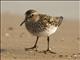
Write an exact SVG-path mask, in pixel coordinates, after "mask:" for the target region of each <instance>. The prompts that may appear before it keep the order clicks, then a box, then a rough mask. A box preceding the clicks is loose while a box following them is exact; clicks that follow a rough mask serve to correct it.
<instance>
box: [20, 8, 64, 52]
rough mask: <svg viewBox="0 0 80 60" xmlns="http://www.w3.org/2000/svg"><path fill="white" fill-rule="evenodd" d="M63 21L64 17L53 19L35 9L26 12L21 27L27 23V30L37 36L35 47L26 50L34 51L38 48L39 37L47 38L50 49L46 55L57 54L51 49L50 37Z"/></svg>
mask: <svg viewBox="0 0 80 60" xmlns="http://www.w3.org/2000/svg"><path fill="white" fill-rule="evenodd" d="M62 21H63V17H62V16H59V17H56V16H55V17H53V16H49V15H47V14H42V13H39V12H38V11H36V10H33V9H30V10H28V11H26V12H25V19H24V21H23V22H22V23H21V24H20V26H22V25H23V24H24V23H25V27H26V28H27V30H28V31H29V32H30V33H31V34H33V35H34V36H36V37H37V39H36V42H35V44H34V46H33V47H30V48H25V50H26V51H27V50H33V49H35V48H37V46H36V44H37V42H38V39H39V37H41V36H46V37H47V42H48V47H47V50H46V51H44V53H46V52H50V53H55V52H52V51H51V50H50V48H49V37H50V35H52V34H53V33H54V32H55V31H56V30H57V28H58V27H59V26H60V25H61V23H62ZM36 51H37V50H36Z"/></svg>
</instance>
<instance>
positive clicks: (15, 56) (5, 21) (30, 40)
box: [1, 12, 80, 60]
mask: <svg viewBox="0 0 80 60" xmlns="http://www.w3.org/2000/svg"><path fill="white" fill-rule="evenodd" d="M23 19H24V17H23V16H19V15H17V14H13V13H9V12H6V13H2V15H1V60H79V59H80V32H79V30H80V28H79V26H80V25H79V21H78V20H66V19H65V18H64V21H63V23H62V24H61V26H60V27H59V29H58V30H57V31H56V33H55V34H53V35H52V36H51V37H50V48H51V49H52V51H54V52H56V54H50V53H47V54H44V53H39V52H35V51H25V50H24V49H25V48H26V47H27V48H28V47H31V46H33V45H34V43H35V39H36V37H35V36H33V35H31V34H30V33H29V32H28V31H27V30H26V28H25V26H24V25H23V26H22V27H20V23H21V22H22V21H23ZM37 46H38V48H37V49H38V50H39V51H42V50H46V48H47V41H46V37H41V38H40V39H39V42H38V44H37Z"/></svg>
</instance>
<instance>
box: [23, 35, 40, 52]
mask: <svg viewBox="0 0 80 60" xmlns="http://www.w3.org/2000/svg"><path fill="white" fill-rule="evenodd" d="M38 39H39V37H38V36H37V39H36V42H35V44H34V46H33V47H30V48H25V50H26V51H27V50H34V49H36V50H35V51H37V46H36V45H37V42H38Z"/></svg>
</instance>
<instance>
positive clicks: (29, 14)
mask: <svg viewBox="0 0 80 60" xmlns="http://www.w3.org/2000/svg"><path fill="white" fill-rule="evenodd" d="M25 20H29V21H34V22H37V21H38V20H39V13H38V12H37V11H36V10H33V9H30V10H28V11H26V13H25Z"/></svg>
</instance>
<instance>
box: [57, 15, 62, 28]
mask: <svg viewBox="0 0 80 60" xmlns="http://www.w3.org/2000/svg"><path fill="white" fill-rule="evenodd" d="M62 21H63V17H62V16H60V19H59V22H58V26H60V25H61V23H62Z"/></svg>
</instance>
